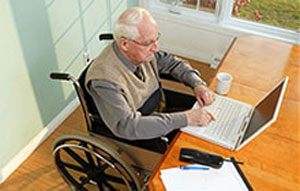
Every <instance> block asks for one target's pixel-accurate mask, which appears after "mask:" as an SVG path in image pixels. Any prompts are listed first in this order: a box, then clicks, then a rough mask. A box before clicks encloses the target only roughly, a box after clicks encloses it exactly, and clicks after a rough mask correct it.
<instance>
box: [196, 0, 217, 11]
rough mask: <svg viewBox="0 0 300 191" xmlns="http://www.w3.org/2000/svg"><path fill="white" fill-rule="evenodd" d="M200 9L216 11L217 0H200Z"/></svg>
mask: <svg viewBox="0 0 300 191" xmlns="http://www.w3.org/2000/svg"><path fill="white" fill-rule="evenodd" d="M199 1H200V3H199V10H200V11H206V12H211V13H215V11H216V4H217V0H199Z"/></svg>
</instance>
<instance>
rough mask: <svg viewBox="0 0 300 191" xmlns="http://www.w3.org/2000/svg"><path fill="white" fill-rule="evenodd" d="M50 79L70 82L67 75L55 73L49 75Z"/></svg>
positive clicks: (69, 77)
mask: <svg viewBox="0 0 300 191" xmlns="http://www.w3.org/2000/svg"><path fill="white" fill-rule="evenodd" d="M50 78H51V79H53V80H70V79H71V75H70V74H68V73H56V72H53V73H51V74H50Z"/></svg>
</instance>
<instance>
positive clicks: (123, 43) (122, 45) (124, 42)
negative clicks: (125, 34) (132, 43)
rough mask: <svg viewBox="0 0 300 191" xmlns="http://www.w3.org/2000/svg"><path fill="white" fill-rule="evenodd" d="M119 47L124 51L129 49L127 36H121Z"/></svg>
mask: <svg viewBox="0 0 300 191" xmlns="http://www.w3.org/2000/svg"><path fill="white" fill-rule="evenodd" d="M119 48H120V49H121V50H122V51H124V52H127V51H128V41H127V40H126V39H125V38H120V40H119Z"/></svg>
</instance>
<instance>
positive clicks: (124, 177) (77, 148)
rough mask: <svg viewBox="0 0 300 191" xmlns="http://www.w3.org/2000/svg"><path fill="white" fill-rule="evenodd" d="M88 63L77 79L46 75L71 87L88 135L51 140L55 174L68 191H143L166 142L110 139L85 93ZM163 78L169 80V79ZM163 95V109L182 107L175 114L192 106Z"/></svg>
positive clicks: (169, 93)
mask: <svg viewBox="0 0 300 191" xmlns="http://www.w3.org/2000/svg"><path fill="white" fill-rule="evenodd" d="M99 37H100V41H101V40H112V39H113V36H112V34H101V35H100V36H99ZM92 63H93V61H91V62H90V63H89V64H88V65H87V66H86V67H85V68H84V70H83V72H82V73H81V74H80V76H79V78H78V79H76V78H75V77H74V76H72V75H71V74H68V73H51V74H50V78H51V79H55V80H65V81H71V82H72V83H73V85H74V88H75V91H76V94H77V96H78V98H79V100H80V104H81V107H82V109H83V113H84V118H85V122H86V126H87V128H88V135H82V134H64V135H61V136H59V137H57V138H56V139H55V140H54V142H53V147H52V153H53V155H54V161H55V164H56V167H57V170H58V171H59V173H60V175H61V176H62V178H63V179H64V180H65V182H66V183H67V184H68V185H69V187H70V189H71V190H76V191H77V190H78V191H88V190H91V191H96V190H99V191H115V190H122V191H125V190H131V191H140V190H147V180H148V178H149V176H150V175H151V173H152V171H153V170H154V169H155V167H156V166H157V164H158V162H159V161H160V159H161V157H162V155H163V153H164V152H165V151H166V149H167V147H168V145H169V142H168V138H167V137H159V138H156V139H153V140H139V141H128V140H124V139H120V138H118V137H116V136H114V135H113V134H112V133H111V132H110V131H109V129H108V128H107V127H106V126H105V124H104V122H103V120H102V119H101V116H100V115H99V113H98V111H97V108H96V106H95V104H94V102H93V100H92V98H91V96H90V95H89V93H88V92H87V90H86V89H85V85H84V79H85V74H86V71H87V69H88V67H89V66H90V65H91V64H92ZM163 78H168V79H170V77H169V76H163ZM164 93H165V95H166V98H167V99H166V101H167V105H168V104H169V105H174V103H178V100H180V101H179V102H180V103H181V105H183V106H180V108H179V109H178V108H177V109H175V110H185V109H188V108H191V106H192V105H193V103H194V102H195V98H194V97H192V96H188V95H183V94H178V93H174V92H172V91H168V90H164ZM168 97H170V98H172V99H168ZM175 110H173V111H175ZM172 136H174V135H172ZM145 141H149V142H156V143H159V144H160V146H159V147H158V148H159V149H157V148H151V147H149V144H147V145H145V144H143V143H145Z"/></svg>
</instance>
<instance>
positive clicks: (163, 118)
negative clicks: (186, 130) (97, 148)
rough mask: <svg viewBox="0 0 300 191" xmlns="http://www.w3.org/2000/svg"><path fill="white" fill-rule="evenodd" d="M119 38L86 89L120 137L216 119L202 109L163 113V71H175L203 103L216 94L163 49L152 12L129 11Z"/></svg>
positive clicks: (99, 59)
mask: <svg viewBox="0 0 300 191" xmlns="http://www.w3.org/2000/svg"><path fill="white" fill-rule="evenodd" d="M114 38H115V41H114V42H112V43H111V44H109V45H108V46H107V47H106V48H105V49H104V50H103V51H102V52H101V54H100V55H99V56H98V57H97V58H96V59H95V61H94V62H93V64H92V65H91V66H90V68H89V69H88V71H87V75H86V88H87V89H88V91H89V93H90V95H91V96H92V98H93V100H94V102H95V105H96V106H97V109H98V111H99V114H100V115H101V117H102V119H103V121H104V123H105V125H106V126H107V127H108V128H109V130H110V131H111V132H112V133H113V134H114V135H115V136H117V137H119V138H122V139H126V140H145V139H153V138H157V137H160V136H164V135H167V134H169V133H170V132H172V131H174V130H178V129H179V128H181V127H185V126H187V125H198V126H205V125H207V124H208V123H209V122H210V121H211V120H214V117H213V115H212V114H211V113H209V112H208V111H206V110H204V109H203V108H202V107H200V108H199V109H196V110H188V111H182V112H174V113H163V112H158V111H163V104H162V103H163V100H164V96H163V92H162V90H161V86H160V78H159V74H170V75H172V76H173V77H174V78H176V79H177V80H179V81H180V82H182V83H184V84H186V85H187V86H190V87H191V88H193V90H194V93H195V97H196V98H197V100H198V102H199V104H200V106H204V105H208V104H211V103H212V102H213V101H214V99H215V97H214V94H213V93H212V91H210V90H209V89H208V88H207V87H206V85H205V82H204V81H203V80H201V78H200V77H199V73H198V72H197V71H196V70H194V69H192V68H191V66H190V65H189V64H188V63H187V62H185V61H183V60H180V59H178V58H176V57H173V56H171V55H170V54H168V53H166V52H163V51H159V48H158V44H157V40H158V38H159V32H158V28H157V24H156V22H155V20H154V19H153V17H152V16H151V15H150V13H149V12H148V11H147V10H145V9H142V8H138V7H134V8H130V9H128V10H126V11H125V12H124V13H123V14H122V15H121V16H120V17H119V19H118V21H117V22H116V24H115V28H114Z"/></svg>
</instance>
